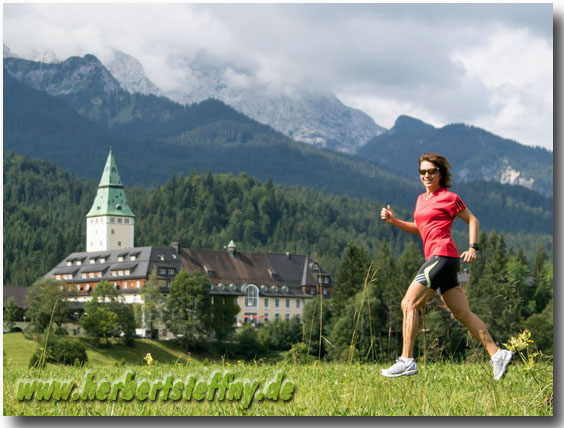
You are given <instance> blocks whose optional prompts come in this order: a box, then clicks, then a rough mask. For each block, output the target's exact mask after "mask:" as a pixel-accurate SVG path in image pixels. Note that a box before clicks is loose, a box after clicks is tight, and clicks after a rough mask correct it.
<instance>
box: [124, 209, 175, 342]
mask: <svg viewBox="0 0 564 428" xmlns="http://www.w3.org/2000/svg"><path fill="white" fill-rule="evenodd" d="M124 223H125V224H129V219H128V218H126V219H125V220H124ZM165 331H166V330H165Z"/></svg>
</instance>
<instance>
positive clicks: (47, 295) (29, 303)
mask: <svg viewBox="0 0 564 428" xmlns="http://www.w3.org/2000/svg"><path fill="white" fill-rule="evenodd" d="M67 294H68V293H67V289H66V286H65V285H64V283H62V282H60V281H55V280H53V279H49V278H40V279H38V280H37V281H35V283H34V284H33V285H32V286H31V288H30V289H29V291H28V292H27V294H26V297H25V302H26V307H27V309H26V316H27V319H29V320H30V324H31V326H32V328H33V330H34V331H35V332H38V333H40V332H42V331H43V330H45V329H46V328H47V327H48V326H49V323H50V321H51V319H52V320H53V324H54V325H53V327H55V326H59V327H60V326H61V324H62V323H63V322H65V321H67V320H68V319H69V318H70V313H69V302H68V301H67V299H66V297H67Z"/></svg>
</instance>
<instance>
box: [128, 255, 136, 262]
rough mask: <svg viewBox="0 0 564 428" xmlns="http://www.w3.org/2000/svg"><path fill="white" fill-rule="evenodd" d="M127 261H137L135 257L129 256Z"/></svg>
mask: <svg viewBox="0 0 564 428" xmlns="http://www.w3.org/2000/svg"><path fill="white" fill-rule="evenodd" d="M129 260H131V261H133V260H137V256H130V257H129Z"/></svg>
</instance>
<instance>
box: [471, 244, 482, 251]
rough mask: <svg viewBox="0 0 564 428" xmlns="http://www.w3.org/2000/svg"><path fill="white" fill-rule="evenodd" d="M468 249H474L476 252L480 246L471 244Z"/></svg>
mask: <svg viewBox="0 0 564 428" xmlns="http://www.w3.org/2000/svg"><path fill="white" fill-rule="evenodd" d="M470 248H474V249H475V250H476V251H478V250H479V249H480V246H479V245H478V244H471V245H470Z"/></svg>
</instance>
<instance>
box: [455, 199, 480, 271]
mask: <svg viewBox="0 0 564 428" xmlns="http://www.w3.org/2000/svg"><path fill="white" fill-rule="evenodd" d="M456 216H457V217H458V218H460V219H462V220H464V221H465V222H466V223H467V224H468V238H469V241H470V242H469V248H468V250H467V251H464V252H463V253H462V254H461V255H460V257H461V258H462V260H463V261H464V262H465V263H474V260H476V249H474V248H472V247H470V245H472V244H477V243H478V232H479V230H480V222H479V221H478V219H477V218H476V217H475V216H474V214H472V213H471V212H470V210H469V209H468V208H465V209H463V210H462V211H460V212H459V213H458V214H456Z"/></svg>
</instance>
